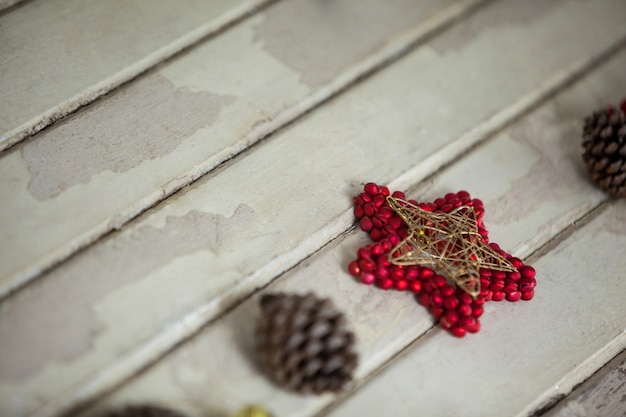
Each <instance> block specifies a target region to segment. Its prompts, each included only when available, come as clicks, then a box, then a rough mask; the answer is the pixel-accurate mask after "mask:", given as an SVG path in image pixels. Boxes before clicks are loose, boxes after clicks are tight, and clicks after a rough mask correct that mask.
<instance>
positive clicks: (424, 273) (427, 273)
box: [420, 268, 435, 279]
mask: <svg viewBox="0 0 626 417" xmlns="http://www.w3.org/2000/svg"><path fill="white" fill-rule="evenodd" d="M434 276H435V271H433V270H432V269H430V268H422V270H421V271H420V278H421V279H429V278H432V277H434Z"/></svg>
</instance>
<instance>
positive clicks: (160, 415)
mask: <svg viewBox="0 0 626 417" xmlns="http://www.w3.org/2000/svg"><path fill="white" fill-rule="evenodd" d="M104 417H185V416H184V415H183V414H180V413H179V412H177V411H173V410H170V409H167V408H162V407H156V406H152V405H131V406H128V407H125V408H123V409H121V410H116V411H112V412H109V413H108V414H105V416H104Z"/></svg>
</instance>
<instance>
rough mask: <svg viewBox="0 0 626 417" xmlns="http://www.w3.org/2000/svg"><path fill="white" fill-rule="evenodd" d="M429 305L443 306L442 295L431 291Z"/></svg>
mask: <svg viewBox="0 0 626 417" xmlns="http://www.w3.org/2000/svg"><path fill="white" fill-rule="evenodd" d="M430 304H431V305H434V306H437V307H439V306H441V305H443V295H441V292H440V291H433V293H432V294H431V295H430Z"/></svg>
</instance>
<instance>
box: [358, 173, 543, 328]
mask: <svg viewBox="0 0 626 417" xmlns="http://www.w3.org/2000/svg"><path fill="white" fill-rule="evenodd" d="M484 212H485V209H484V205H483V203H482V201H480V200H479V199H475V198H474V199H472V198H471V196H470V195H469V193H468V192H466V191H459V192H457V193H449V194H446V195H445V196H444V197H441V198H438V199H436V200H435V201H433V202H421V203H418V202H417V201H415V200H407V198H406V196H405V194H404V193H402V192H400V191H396V192H394V193H393V194H391V193H390V192H389V189H388V188H387V187H385V186H379V185H376V184H374V183H368V184H366V185H365V187H364V192H362V193H361V194H359V195H358V196H356V197H355V198H354V214H355V216H356V217H357V219H358V220H359V226H360V228H361V229H362V230H364V231H365V232H367V233H368V234H369V235H370V237H371V238H372V240H373V241H374V243H371V244H368V245H366V246H364V247H362V248H360V249H359V250H358V252H357V259H356V260H354V261H352V262H351V263H350V265H349V266H348V271H349V272H350V274H352V275H353V276H355V277H357V279H358V280H359V281H360V282H362V283H363V284H366V285H375V286H377V287H378V288H381V289H383V290H391V289H395V290H397V291H411V292H413V293H414V294H415V296H416V298H417V301H418V302H419V304H421V305H423V306H424V307H426V308H427V309H428V310H429V311H430V313H431V314H433V315H434V316H435V317H436V318H438V319H439V324H440V326H441V327H442V328H444V329H445V330H448V331H449V332H450V333H452V334H453V335H454V336H457V337H463V336H465V334H466V333H467V332H469V333H476V332H478V331H479V330H480V321H479V318H480V316H481V315H482V313H483V305H484V303H485V302H488V301H503V300H505V299H506V300H507V301H510V302H515V301H519V300H525V301H527V300H530V299H532V298H533V296H534V293H535V290H534V288H535V285H536V280H535V270H534V268H533V267H532V266H530V265H526V264H525V263H524V262H523V261H522V260H521V259H519V258H516V257H513V256H512V255H510V254H508V253H506V252H505V251H504V250H502V249H501V248H500V246H498V245H497V244H495V243H493V242H492V243H490V242H489V234H488V232H487V229H486V228H485V226H484V223H483V215H484Z"/></svg>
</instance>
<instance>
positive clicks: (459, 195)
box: [456, 190, 470, 199]
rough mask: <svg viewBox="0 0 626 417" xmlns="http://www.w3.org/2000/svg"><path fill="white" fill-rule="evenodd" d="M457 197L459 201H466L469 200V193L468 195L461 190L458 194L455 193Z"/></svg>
mask: <svg viewBox="0 0 626 417" xmlns="http://www.w3.org/2000/svg"><path fill="white" fill-rule="evenodd" d="M456 195H457V197H459V198H460V199H466V198H470V193H468V192H467V191H465V190H461V191H459V192H458V193H456Z"/></svg>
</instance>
